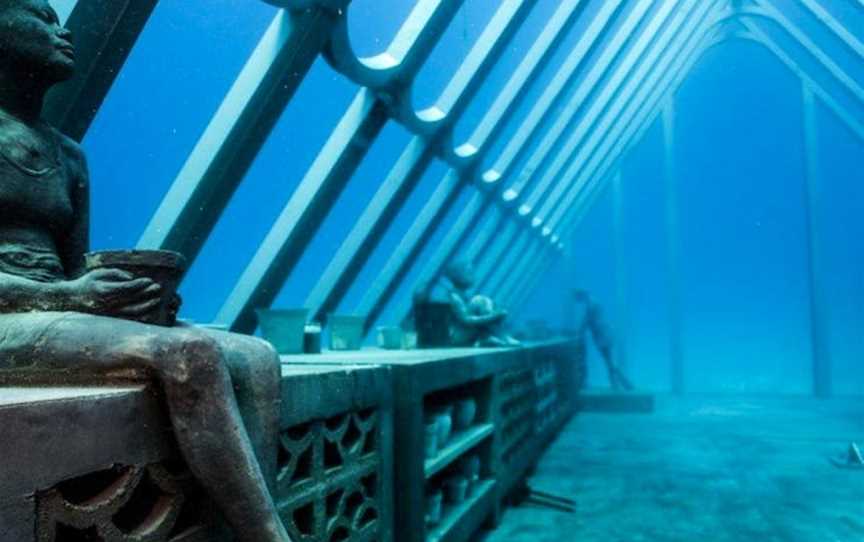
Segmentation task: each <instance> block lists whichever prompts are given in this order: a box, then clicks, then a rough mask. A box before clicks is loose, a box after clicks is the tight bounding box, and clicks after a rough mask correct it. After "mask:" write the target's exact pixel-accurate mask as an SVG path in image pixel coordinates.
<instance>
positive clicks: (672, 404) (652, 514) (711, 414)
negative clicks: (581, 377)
mask: <svg viewBox="0 0 864 542" xmlns="http://www.w3.org/2000/svg"><path fill="white" fill-rule="evenodd" d="M853 439H858V440H859V442H862V444H864V399H862V398H858V399H857V400H855V399H832V400H828V401H819V400H815V399H809V398H793V399H788V398H782V399H779V398H743V399H731V398H718V397H688V398H686V399H673V398H659V399H658V408H657V412H656V413H655V414H653V415H633V414H625V415H620V414H619V415H610V414H582V415H579V416H578V417H576V418H574V419H573V420H572V421H571V422H570V423H569V424H568V425H567V427H566V429H565V430H564V432H563V433H562V434H561V435H560V437H559V438H558V439H557V440H556V442H555V443H554V444H553V445H552V446H551V448H550V449H549V450H548V451H547V452H546V454H545V455H544V456H543V458H542V460H541V462H540V464H539V465H538V467H537V470H536V472H535V473H534V475H533V477H532V478H531V484H532V485H533V486H534V487H535V488H537V489H541V490H545V491H549V492H552V493H556V494H560V495H564V496H568V497H571V498H573V499H575V500H576V501H577V503H578V505H577V508H578V511H577V512H576V513H575V514H567V513H561V512H557V511H553V510H547V509H543V508H538V507H536V506H534V505H530V504H523V505H521V506H519V507H515V508H508V509H507V510H506V511H505V512H504V516H503V520H502V523H501V525H500V527H499V528H498V529H497V530H496V531H494V532H492V533H491V534H490V533H487V534H484V535H482V536H481V537H480V538H481V539H482V540H484V542H499V541H500V542H567V541H571V540H572V541H579V542H595V541H596V542H601V541H602V542H862V541H864V471H845V470H841V469H838V468H836V467H834V466H832V465H831V464H830V462H829V461H828V457H829V456H830V455H832V454H836V453H840V452H843V451H845V448H846V447H847V446H848V443H849V442H850V441H851V440H853Z"/></svg>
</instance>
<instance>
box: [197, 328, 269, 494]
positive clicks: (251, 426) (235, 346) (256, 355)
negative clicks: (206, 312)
mask: <svg viewBox="0 0 864 542" xmlns="http://www.w3.org/2000/svg"><path fill="white" fill-rule="evenodd" d="M207 334H208V335H209V336H210V337H211V338H213V340H215V341H216V344H217V345H219V349H220V350H222V353H223V355H224V357H225V361H226V362H227V363H228V370H229V372H230V373H231V381H232V382H233V384H234V394H235V396H236V397H237V404H238V406H239V407H240V416H241V417H242V418H243V423H244V425H245V426H246V432H247V433H248V434H249V440H250V441H251V442H252V448H253V449H254V450H255V456H256V457H257V458H258V464H259V465H260V466H261V472H262V473H263V475H264V479H265V480H266V481H267V484H268V486H269V487H270V489H271V491H272V490H273V489H274V485H275V482H276V460H277V456H278V449H279V421H280V414H281V403H282V371H281V368H280V364H279V356H278V354H276V351H275V350H274V349H273V347H272V346H271V345H270V343H268V342H266V341H262V340H261V339H257V338H255V337H249V336H247V335H239V334H237V333H225V332H222V331H212V330H207Z"/></svg>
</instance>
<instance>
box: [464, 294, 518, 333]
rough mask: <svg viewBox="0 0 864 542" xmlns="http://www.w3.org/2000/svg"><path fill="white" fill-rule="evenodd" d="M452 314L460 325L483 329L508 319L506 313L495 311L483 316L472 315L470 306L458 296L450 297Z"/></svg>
mask: <svg viewBox="0 0 864 542" xmlns="http://www.w3.org/2000/svg"><path fill="white" fill-rule="evenodd" d="M450 312H451V313H452V314H453V317H454V318H456V320H457V321H458V322H459V323H460V324H462V325H463V326H469V327H483V326H488V325H491V324H497V323H498V322H501V321H502V320H504V318H506V317H507V312H506V311H494V312H491V313H489V314H482V315H477V314H471V313H470V312H469V311H468V305H466V304H465V302H464V301H462V299H461V298H460V297H459V296H458V295H456V294H451V295H450Z"/></svg>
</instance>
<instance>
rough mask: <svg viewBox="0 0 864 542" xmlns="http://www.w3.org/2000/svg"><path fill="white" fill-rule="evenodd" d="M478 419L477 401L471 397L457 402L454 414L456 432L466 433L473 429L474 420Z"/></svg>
mask: <svg viewBox="0 0 864 542" xmlns="http://www.w3.org/2000/svg"><path fill="white" fill-rule="evenodd" d="M476 418H477V401H476V400H474V399H473V398H471V397H469V398H467V399H461V400H459V401H456V408H455V409H454V413H453V429H454V430H456V431H464V430H466V429H468V428H469V427H471V424H472V423H474V420H475V419H476Z"/></svg>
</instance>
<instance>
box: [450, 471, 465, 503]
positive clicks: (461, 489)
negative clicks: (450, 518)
mask: <svg viewBox="0 0 864 542" xmlns="http://www.w3.org/2000/svg"><path fill="white" fill-rule="evenodd" d="M467 496H468V479H467V478H465V477H464V476H452V477H450V478H447V480H446V481H445V482H444V497H445V499H446V501H447V502H448V503H449V504H459V503H462V502H464V501H465V498H466V497H467Z"/></svg>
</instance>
